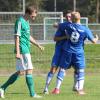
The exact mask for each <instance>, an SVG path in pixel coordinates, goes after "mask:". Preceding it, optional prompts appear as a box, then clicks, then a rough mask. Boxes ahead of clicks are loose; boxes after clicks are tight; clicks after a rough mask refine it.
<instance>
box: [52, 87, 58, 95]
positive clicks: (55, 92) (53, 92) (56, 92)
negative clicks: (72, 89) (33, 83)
mask: <svg viewBox="0 0 100 100" xmlns="http://www.w3.org/2000/svg"><path fill="white" fill-rule="evenodd" d="M59 93H60V90H59V89H57V88H55V89H54V90H53V91H52V94H59Z"/></svg>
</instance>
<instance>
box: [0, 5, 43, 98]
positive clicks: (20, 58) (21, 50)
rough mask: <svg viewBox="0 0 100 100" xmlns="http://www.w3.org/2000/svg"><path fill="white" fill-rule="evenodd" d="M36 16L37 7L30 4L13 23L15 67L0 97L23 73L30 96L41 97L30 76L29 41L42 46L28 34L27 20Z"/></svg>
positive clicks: (1, 90) (40, 47)
mask: <svg viewBox="0 0 100 100" xmlns="http://www.w3.org/2000/svg"><path fill="white" fill-rule="evenodd" d="M36 16H37V7H35V6H34V5H30V6H28V7H27V8H26V10H25V15H24V16H21V17H19V18H18V19H17V20H16V23H15V53H16V69H17V71H16V72H15V73H14V74H12V75H11V76H10V77H9V79H8V80H7V81H6V82H5V83H4V84H3V85H2V86H1V88H0V97H1V98H4V92H5V91H6V89H7V87H8V86H10V85H11V84H13V83H14V82H15V81H16V80H17V79H18V77H19V75H22V74H25V77H26V84H27V87H28V89H29V93H30V96H31V97H34V98H41V96H39V95H37V94H36V93H35V90H34V82H33V77H32V70H33V65H32V61H31V55H30V42H31V43H32V44H34V45H35V46H37V47H38V48H39V49H40V50H43V49H44V48H43V47H42V46H40V45H39V44H38V43H37V42H36V41H35V39H34V38H32V36H31V35H30V25H29V20H30V19H32V20H34V19H35V17H36Z"/></svg>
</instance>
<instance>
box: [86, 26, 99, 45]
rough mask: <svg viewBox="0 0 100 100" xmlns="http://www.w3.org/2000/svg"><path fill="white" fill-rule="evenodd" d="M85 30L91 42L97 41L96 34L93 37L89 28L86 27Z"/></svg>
mask: <svg viewBox="0 0 100 100" xmlns="http://www.w3.org/2000/svg"><path fill="white" fill-rule="evenodd" d="M86 32H87V34H88V35H87V37H88V39H89V40H90V41H91V42H92V43H94V44H95V43H97V41H98V39H99V38H98V35H95V37H94V36H93V34H92V32H91V31H90V29H88V28H87V29H86Z"/></svg>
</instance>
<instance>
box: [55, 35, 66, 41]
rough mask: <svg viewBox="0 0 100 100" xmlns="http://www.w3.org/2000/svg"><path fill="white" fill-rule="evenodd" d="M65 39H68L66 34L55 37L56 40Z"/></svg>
mask: <svg viewBox="0 0 100 100" xmlns="http://www.w3.org/2000/svg"><path fill="white" fill-rule="evenodd" d="M65 39H67V36H66V35H65V36H61V37H57V36H55V37H54V41H61V40H65Z"/></svg>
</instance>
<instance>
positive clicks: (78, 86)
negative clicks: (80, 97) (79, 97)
mask: <svg viewBox="0 0 100 100" xmlns="http://www.w3.org/2000/svg"><path fill="white" fill-rule="evenodd" d="M83 87H84V80H79V81H77V82H76V85H75V88H76V89H77V90H83Z"/></svg>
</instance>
